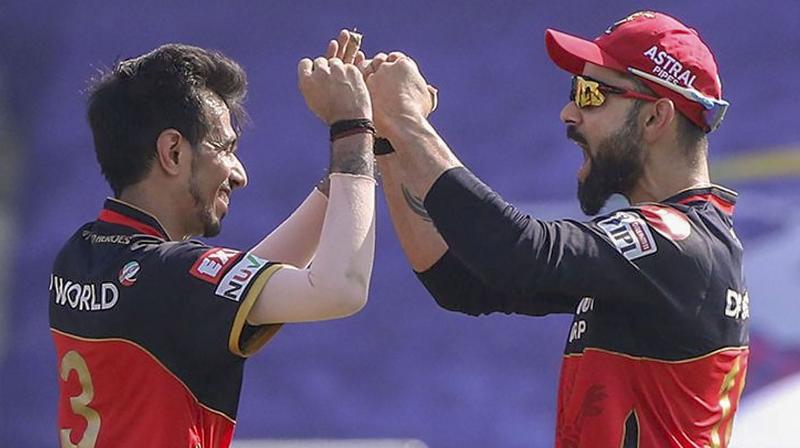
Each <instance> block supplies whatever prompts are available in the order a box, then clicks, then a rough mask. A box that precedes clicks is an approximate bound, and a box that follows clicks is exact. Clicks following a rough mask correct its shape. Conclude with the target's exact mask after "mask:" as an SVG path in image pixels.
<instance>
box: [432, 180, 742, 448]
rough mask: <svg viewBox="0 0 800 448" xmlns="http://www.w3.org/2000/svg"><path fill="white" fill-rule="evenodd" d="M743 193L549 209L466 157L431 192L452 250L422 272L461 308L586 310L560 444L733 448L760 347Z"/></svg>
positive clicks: (567, 380)
mask: <svg viewBox="0 0 800 448" xmlns="http://www.w3.org/2000/svg"><path fill="white" fill-rule="evenodd" d="M734 204H735V193H733V192H731V191H729V190H725V189H723V188H721V187H710V188H703V189H696V190H689V191H684V192H681V193H679V194H677V195H675V196H673V197H671V198H669V199H667V200H665V201H663V202H661V203H651V204H641V205H637V206H635V207H631V208H628V209H624V210H619V211H615V212H612V213H610V214H608V215H605V216H601V217H598V218H596V219H593V220H592V221H590V222H578V221H573V220H562V221H541V220H536V219H533V218H531V217H530V216H527V215H524V214H522V213H520V212H519V211H517V210H516V209H515V208H514V207H513V206H511V205H509V204H508V203H506V202H505V201H503V200H502V199H501V198H500V197H499V196H498V195H497V194H496V193H494V192H493V191H492V190H491V189H489V188H488V187H487V186H486V185H484V184H483V183H481V182H480V180H478V179H477V178H476V177H475V176H473V175H472V174H471V173H469V172H468V171H467V170H466V169H463V168H459V169H453V170H450V171H448V172H446V173H445V174H443V175H442V176H441V177H440V178H439V179H438V180H437V181H436V183H435V184H434V186H433V187H432V188H431V190H430V192H429V193H428V195H427V197H426V199H425V207H426V209H427V210H428V213H429V214H430V216H431V218H432V220H433V222H434V224H435V225H436V228H437V229H438V231H439V232H440V233H441V235H442V236H443V238H444V239H445V240H446V242H447V244H448V246H449V251H448V253H446V254H445V256H443V257H442V258H441V259H440V260H439V261H438V262H437V263H436V264H435V265H434V266H433V267H432V268H431V269H429V270H428V271H426V272H422V273H420V274H419V277H420V279H421V280H422V282H423V283H424V284H425V286H426V287H427V288H428V290H429V291H430V292H431V293H432V295H433V296H434V297H435V298H436V300H437V301H438V302H439V303H440V304H441V305H442V306H443V307H445V308H448V309H451V310H456V311H461V312H464V313H468V314H472V315H479V314H486V313H491V312H496V311H499V312H505V313H520V314H529V315H544V314H549V313H566V312H569V313H573V314H574V318H573V322H572V325H571V326H570V331H569V333H568V335H567V338H566V348H565V350H564V359H563V364H562V370H561V379H560V384H559V394H558V417H557V430H556V446H558V447H565V448H566V447H614V448H617V447H620V446H622V447H666V446H670V447H689V446H691V447H695V446H696V447H705V446H713V447H724V446H727V443H728V441H729V438H730V432H731V427H732V421H733V414H734V413H735V411H736V408H737V405H738V401H739V397H740V395H741V392H742V388H743V387H744V378H745V372H746V370H747V360H748V354H749V350H748V347H747V345H748V342H749V340H748V317H749V296H748V294H747V288H746V286H745V282H744V278H743V273H742V246H741V243H740V242H739V240H738V239H737V237H736V235H735V233H734V231H733V228H732V214H733V210H734Z"/></svg>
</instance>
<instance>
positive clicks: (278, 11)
mask: <svg viewBox="0 0 800 448" xmlns="http://www.w3.org/2000/svg"><path fill="white" fill-rule="evenodd" d="M643 6H644V5H642V4H641V3H640V2H632V1H624V0H609V1H605V2H593V1H573V2H562V3H555V2H533V1H507V0H495V1H485V2H478V1H472V2H469V1H467V2H425V1H421V0H407V1H404V2H400V1H397V2H391V1H372V2H370V1H352V0H341V1H336V2H333V1H292V2H278V1H261V2H256V1H252V2H247V1H228V2H212V1H208V0H203V1H195V2H156V1H140V2H99V1H85V2H53V1H42V0H31V1H25V2H23V1H18V0H10V1H9V0H5V1H2V2H0V83H2V87H1V88H0V95H2V96H0V101H3V100H5V102H6V107H7V109H8V110H7V112H9V115H8V117H7V118H8V119H9V120H10V121H11V123H12V124H13V129H12V130H13V132H14V136H15V138H16V141H18V143H19V149H20V155H21V162H22V163H21V166H20V168H19V170H17V173H16V181H15V191H16V196H15V209H16V213H17V214H16V217H15V218H14V220H15V222H16V229H17V231H16V233H15V234H14V235H12V236H11V238H10V239H11V241H12V242H13V243H14V245H13V246H12V249H13V252H11V253H10V254H9V255H10V257H11V261H12V267H11V270H10V271H9V272H7V273H6V274H7V276H8V278H9V279H10V280H11V283H10V284H9V288H7V290H6V291H5V292H4V297H2V298H0V300H4V301H5V307H6V313H7V315H8V316H9V317H8V319H7V323H6V324H7V326H6V328H5V329H3V328H0V331H3V332H4V334H5V337H6V338H7V350H6V352H5V353H2V352H0V446H3V447H6V446H9V447H10V446H14V447H50V446H56V443H57V442H56V440H57V428H56V424H55V412H56V396H57V370H56V359H55V354H54V350H53V347H52V343H51V340H50V335H49V331H48V320H47V297H48V293H47V284H48V280H47V279H48V274H49V269H50V265H51V262H52V260H53V257H54V255H55V253H56V251H57V250H58V248H59V247H60V246H61V244H62V243H63V242H64V241H65V240H66V239H67V238H68V236H69V235H70V234H71V233H72V232H73V231H74V230H75V229H76V228H77V227H78V226H79V225H81V224H82V223H83V222H85V221H87V220H90V219H93V218H94V217H95V216H96V213H97V211H98V210H99V207H100V206H101V204H102V201H103V199H104V198H105V197H106V196H107V195H109V190H108V188H107V186H106V184H105V183H104V181H103V179H102V177H101V176H100V174H99V170H98V167H97V164H96V162H95V158H94V153H93V149H92V144H91V136H90V132H89V129H88V126H87V125H86V122H85V119H84V115H85V102H86V96H85V94H84V89H85V87H86V85H87V79H89V78H90V77H91V76H93V75H94V74H95V73H96V72H97V70H98V69H99V68H101V67H105V66H109V65H112V64H113V63H114V62H115V61H116V60H117V59H120V58H126V57H130V56H135V55H139V54H141V53H143V52H146V51H149V50H150V49H152V48H154V47H156V46H158V45H160V44H162V43H166V42H183V43H190V44H194V45H199V46H203V47H209V48H215V49H218V50H221V51H222V52H224V53H225V54H227V55H229V56H230V57H232V58H234V59H236V60H237V61H239V62H240V63H241V64H242V65H243V66H244V67H245V69H246V70H247V72H248V75H249V79H250V96H249V100H248V103H247V105H248V109H249V112H250V115H251V117H252V121H253V126H252V127H251V128H250V129H249V130H248V131H247V132H246V133H245V135H244V137H243V139H242V142H241V146H240V147H241V152H240V155H241V158H242V160H243V162H244V164H245V166H246V168H247V170H248V174H249V177H250V185H249V187H248V188H247V189H245V190H243V191H241V192H239V193H238V194H234V196H233V198H232V200H233V201H232V211H231V213H230V214H229V216H228V218H227V219H226V221H225V225H224V227H223V233H222V235H221V236H220V237H219V238H216V239H214V240H212V242H213V243H214V244H219V245H227V246H232V247H239V248H247V247H249V246H250V245H252V244H254V243H255V242H256V241H258V240H259V239H260V238H261V237H262V236H263V235H265V234H266V233H268V232H269V231H270V230H271V229H272V228H274V227H275V226H276V225H277V224H278V223H279V222H280V221H281V220H282V219H284V218H285V217H286V216H287V215H288V214H289V213H290V212H291V210H292V209H293V208H294V207H295V206H296V205H297V204H299V203H300V202H301V201H302V199H303V198H304V197H305V196H306V195H307V194H308V192H309V191H310V189H311V188H312V186H313V185H314V183H315V182H316V180H317V179H318V178H319V177H320V175H321V174H322V172H323V169H324V167H325V165H326V163H327V146H328V145H327V140H326V139H327V129H326V127H325V126H323V125H322V124H321V123H320V122H319V121H318V120H317V119H316V118H315V117H314V116H313V115H312V114H311V113H310V112H308V111H307V109H306V107H305V104H304V102H303V99H302V96H301V95H300V94H299V92H298V90H297V88H296V82H297V81H296V64H297V61H298V60H299V59H300V58H302V57H307V56H309V57H314V56H317V55H319V54H320V53H321V52H323V51H324V48H325V45H326V43H327V41H328V40H329V39H330V38H331V37H333V36H335V34H336V33H337V32H338V30H339V29H341V28H342V27H357V28H358V29H359V31H361V32H363V33H364V35H365V40H364V44H363V47H364V49H365V50H366V51H367V53H368V54H370V53H374V52H377V51H379V50H395V49H400V50H402V51H404V52H406V53H407V54H409V55H411V56H412V57H414V58H415V59H416V60H417V62H418V63H419V65H420V67H421V69H422V71H423V73H424V74H425V76H426V77H427V78H428V79H429V80H430V82H431V83H433V84H435V85H436V86H437V87H438V88H439V90H440V106H439V109H438V110H437V111H436V112H435V114H434V116H433V117H432V121H433V122H434V124H435V126H436V127H437V128H438V129H439V131H440V133H441V134H442V135H443V137H444V138H445V140H447V141H448V143H449V144H450V145H451V146H452V148H454V150H455V151H456V152H457V154H458V155H459V157H460V158H461V159H462V160H463V161H464V162H465V163H466V164H467V165H468V166H470V167H471V168H472V169H473V171H475V172H476V173H477V174H478V175H479V176H481V177H482V178H483V179H484V180H485V181H486V182H487V183H489V184H490V185H492V186H493V187H494V188H495V189H496V190H498V191H499V192H500V193H501V194H503V195H504V196H505V197H506V198H507V199H509V200H511V201H512V202H516V203H518V204H520V205H521V206H523V207H524V208H526V209H527V210H528V211H530V212H531V213H533V214H536V215H539V216H546V217H559V216H561V215H563V214H571V215H577V207H576V205H575V200H574V196H575V172H576V171H577V169H578V167H579V165H580V163H581V158H582V156H581V154H580V151H579V150H578V149H577V148H576V147H575V146H574V145H573V144H571V143H569V142H568V141H567V140H566V139H565V137H564V128H563V126H562V125H561V123H560V122H559V120H558V113H559V111H560V109H561V107H562V106H563V105H564V103H565V101H566V98H567V94H568V92H567V90H568V87H569V77H568V75H567V74H565V73H563V72H561V71H559V70H558V69H556V67H555V66H554V65H553V64H552V63H551V62H550V60H549V59H548V58H547V55H546V52H545V49H544V43H543V40H544V39H543V35H544V31H545V29H546V28H547V27H553V28H557V29H560V30H563V31H568V32H572V33H575V34H578V35H582V36H585V37H594V36H596V35H598V34H600V33H601V32H602V31H603V30H604V29H605V28H606V27H608V26H609V25H611V24H612V23H613V22H615V21H617V20H619V19H621V18H623V17H625V16H626V15H628V14H629V13H631V12H633V11H636V10H638V9H641V8H642V7H643ZM646 7H648V8H652V9H656V10H661V11H664V12H668V13H671V14H673V15H675V16H677V17H678V18H680V19H682V20H683V21H684V22H685V23H686V24H688V25H690V26H693V27H695V28H697V29H698V30H700V31H701V35H702V36H703V38H704V39H705V41H706V42H707V43H708V44H709V45H710V46H711V47H712V48H713V49H714V51H715V53H716V56H717V60H718V63H719V66H720V72H721V77H722V81H723V92H724V96H725V97H726V98H727V99H728V100H730V101H731V103H732V107H731V109H730V111H729V114H728V117H727V118H726V120H725V123H724V124H723V126H722V128H721V129H720V130H719V132H718V133H716V134H714V135H712V136H711V138H710V142H711V158H712V164H713V166H714V167H715V169H716V171H715V172H716V173H719V174H720V175H719V177H720V180H721V181H724V182H723V183H725V184H726V185H727V186H729V187H733V188H736V189H738V190H739V191H740V192H741V193H742V196H741V200H740V204H739V210H738V212H739V217H738V220H737V227H736V228H737V231H738V232H739V235H740V237H741V238H742V240H743V241H744V244H745V246H746V248H747V250H748V252H747V255H748V257H750V256H752V259H754V260H756V261H757V263H758V264H757V265H756V266H750V265H748V268H747V269H748V271H747V272H748V276H749V278H750V279H751V293H750V297H751V308H752V314H753V315H754V318H753V328H752V330H753V356H752V360H751V363H752V365H751V368H750V371H749V374H748V387H747V389H746V392H745V398H744V402H745V403H744V404H745V405H746V403H747V397H748V396H749V395H751V394H756V393H758V391H759V389H760V388H762V387H764V386H766V385H768V384H769V383H772V382H774V381H777V380H779V379H781V378H784V377H787V376H790V375H793V374H797V373H798V372H800V332H798V330H793V329H792V328H793V327H795V326H796V324H794V322H793V320H792V315H794V316H797V315H800V314H797V313H795V311H797V312H800V310H798V307H797V305H796V304H795V303H796V295H797V294H796V291H797V289H796V288H797V287H798V286H800V280H798V278H800V258H798V255H797V254H796V252H798V251H797V250H796V249H797V248H798V246H799V245H800V236H798V232H796V231H794V230H793V229H795V228H797V227H798V226H800V214H798V213H797V212H795V211H794V209H796V208H797V205H798V204H799V203H800V201H799V200H800V188H798V187H800V169H798V168H797V166H796V165H792V164H791V160H795V159H793V157H794V156H795V155H796V154H797V152H798V150H799V149H798V148H800V126H798V125H797V119H798V112H797V110H798V109H797V105H798V103H800V93H799V91H798V88H797V85H798V84H797V79H798V78H797V77H798V72H800V58H798V56H797V55H800V32H799V31H798V27H799V26H800V2H796V1H790V0H784V1H779V0H765V1H761V2H758V3H754V2H751V1H725V2H720V1H674V2H663V1H662V2H652V3H650V4H648V5H646ZM0 149H2V148H0ZM787 155H788V156H787ZM781 157H788V160H790V162H789V163H787V162H781V160H785V159H781ZM776 158H777V161H776ZM740 165H741V166H743V167H744V168H743V169H742V168H741V166H740ZM787 166H788V168H787ZM737 167H739V168H737ZM759 170H760V171H759ZM756 173H761V174H756ZM764 173H765V174H764ZM792 247H794V248H795V250H792ZM759 257H760V258H759ZM750 260H751V258H746V260H745V261H746V263H749V262H750ZM776 267H780V268H779V269H778V268H776ZM776 272H777V273H776ZM756 284H758V285H760V286H759V288H762V289H761V290H757V289H755V286H754V285H756ZM792 288H795V289H792ZM759 291H763V293H762V294H759ZM792 291H795V292H792ZM755 316H760V317H755ZM209 318H211V316H209ZM198 325H202V322H198ZM567 326H568V322H567V318H564V317H547V318H524V317H516V316H503V315H500V316H491V317H483V318H471V317H467V316H462V315H458V314H454V313H449V312H445V311H444V310H442V309H439V308H437V306H436V305H435V303H434V302H433V300H432V299H431V298H430V297H429V296H428V295H427V293H426V292H425V291H424V289H423V288H422V287H421V286H420V285H419V284H418V283H417V281H416V279H415V278H414V276H413V274H412V272H411V270H410V268H409V267H408V266H407V264H406V262H405V259H404V257H403V255H402V253H401V251H400V249H399V246H398V244H397V240H396V237H395V236H394V234H393V232H392V229H391V224H390V222H389V219H388V214H387V211H386V206H385V204H384V203H383V200H382V198H381V199H380V200H379V203H378V246H377V257H376V264H375V271H374V275H373V282H372V287H371V293H370V302H369V304H368V305H367V307H366V308H365V309H364V311H363V312H361V313H360V314H359V315H357V316H355V317H353V318H349V319H345V320H341V321H334V322H328V323H315V324H302V325H300V324H298V325H288V326H286V327H285V328H284V329H283V330H282V331H281V333H280V334H279V335H278V336H277V337H276V339H275V340H274V342H272V343H271V344H270V345H269V346H268V347H267V348H266V349H265V350H264V351H263V352H261V353H260V354H259V355H257V356H255V357H254V358H253V359H252V360H251V361H249V364H248V367H247V370H246V374H245V383H244V389H243V393H242V402H241V406H240V410H239V420H238V422H239V424H238V428H237V433H236V434H237V438H241V439H249V438H305V437H313V438H367V437H381V438H386V437H397V438H419V439H421V440H423V441H425V442H426V443H427V444H429V445H430V446H432V447H522V446H537V447H538V446H550V445H552V442H553V433H554V420H555V395H556V381H557V375H558V371H559V365H560V354H561V350H562V348H563V342H564V340H565V337H566V333H567ZM142 393H147V391H144V390H143V391H142Z"/></svg>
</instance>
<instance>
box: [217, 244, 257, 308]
mask: <svg viewBox="0 0 800 448" xmlns="http://www.w3.org/2000/svg"><path fill="white" fill-rule="evenodd" d="M267 263H269V262H268V261H267V260H265V259H263V258H260V257H257V256H255V255H253V254H251V253H247V254H245V256H244V257H242V259H241V260H239V262H238V263H236V264H235V265H234V266H233V267H232V268H231V270H230V271H228V273H227V274H225V277H223V278H222V281H220V282H219V286H217V290H216V293H217V295H218V296H220V297H225V298H226V299H230V300H233V301H234V302H238V301H239V300H240V299H241V298H242V294H243V293H244V291H245V290H246V289H247V286H248V285H250V282H252V281H253V280H254V279H255V278H256V273H257V272H258V271H259V270H260V269H261V268H263V267H264V266H266V265H267Z"/></svg>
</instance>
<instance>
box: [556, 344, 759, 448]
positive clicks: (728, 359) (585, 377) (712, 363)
mask: <svg viewBox="0 0 800 448" xmlns="http://www.w3.org/2000/svg"><path fill="white" fill-rule="evenodd" d="M748 354H749V350H748V349H747V348H730V349H724V350H720V351H718V352H715V353H712V354H710V355H707V356H705V357H702V358H697V359H693V360H687V361H679V362H668V361H659V360H654V359H647V358H633V357H630V356H627V355H623V354H619V353H613V352H608V351H604V350H599V349H591V348H589V349H586V350H585V351H584V353H583V354H579V355H566V356H564V360H563V364H562V367H561V379H560V382H559V397H558V423H557V428H556V447H558V448H577V447H605V446H609V447H611V446H613V447H619V446H622V441H623V440H624V437H625V421H626V420H627V418H628V417H629V416H630V414H631V412H635V415H636V419H637V420H638V438H639V444H638V445H637V447H642V448H645V447H659V448H660V447H675V448H680V447H686V446H698V447H699V446H715V447H720V448H725V447H726V446H728V442H729V438H730V431H731V425H732V424H733V414H734V413H735V412H736V409H737V407H738V404H739V397H740V396H741V393H742V389H743V387H744V379H745V373H746V370H747V357H748Z"/></svg>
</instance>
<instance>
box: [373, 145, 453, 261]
mask: <svg viewBox="0 0 800 448" xmlns="http://www.w3.org/2000/svg"><path fill="white" fill-rule="evenodd" d="M376 160H377V163H378V168H379V169H380V172H381V184H382V185H383V193H384V196H385V198H386V204H387V205H388V207H389V215H390V216H391V218H392V224H393V225H394V229H395V232H396V234H397V238H398V239H399V240H400V246H401V247H402V248H403V252H404V253H405V254H406V257H407V258H408V261H409V263H410V264H411V268H412V269H414V270H415V271H417V272H421V271H425V270H427V269H428V268H430V267H431V266H432V265H433V264H434V263H435V262H436V261H437V260H438V259H439V258H441V257H442V255H444V253H445V252H446V251H447V245H446V244H445V242H444V240H443V239H442V237H441V236H440V235H439V232H437V231H436V228H435V227H434V226H433V223H432V222H431V219H430V216H428V213H427V211H425V207H424V206H423V204H422V199H421V198H420V197H419V196H418V195H417V194H416V193H414V192H413V191H412V190H411V186H410V185H408V184H407V183H408V182H409V180H408V179H409V176H408V174H407V173H405V172H404V170H403V168H402V166H401V165H400V160H399V156H398V155H397V153H393V154H388V155H383V156H379V157H377V159H376Z"/></svg>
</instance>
